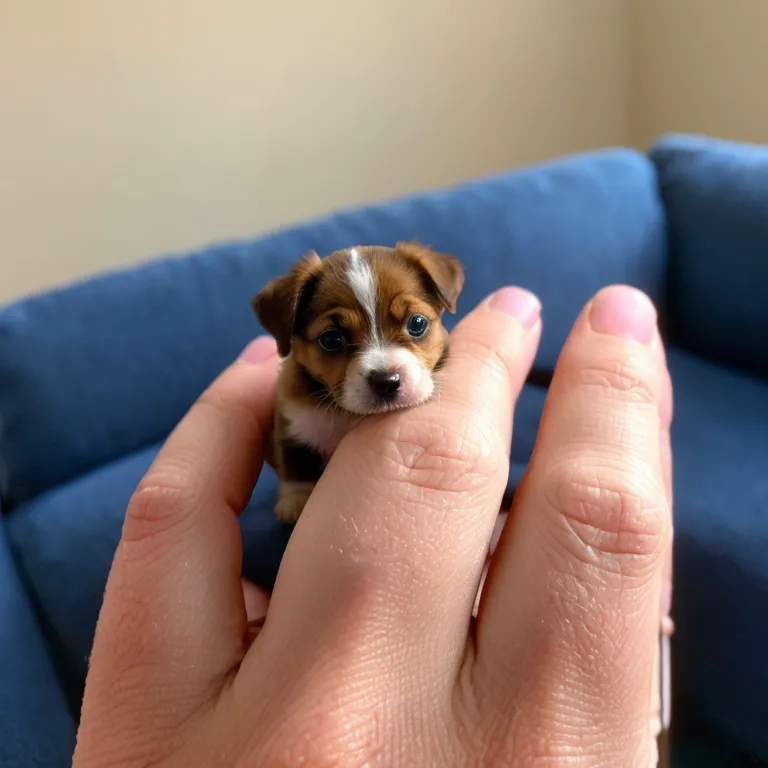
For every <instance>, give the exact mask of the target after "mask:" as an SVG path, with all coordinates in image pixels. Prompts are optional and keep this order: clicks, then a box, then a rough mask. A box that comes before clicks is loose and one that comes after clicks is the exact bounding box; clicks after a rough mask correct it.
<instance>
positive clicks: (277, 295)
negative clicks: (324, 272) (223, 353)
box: [251, 251, 322, 357]
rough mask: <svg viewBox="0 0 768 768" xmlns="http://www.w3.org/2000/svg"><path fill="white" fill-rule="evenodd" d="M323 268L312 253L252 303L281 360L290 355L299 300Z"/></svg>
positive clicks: (267, 286)
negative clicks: (312, 278) (315, 274)
mask: <svg viewBox="0 0 768 768" xmlns="http://www.w3.org/2000/svg"><path fill="white" fill-rule="evenodd" d="M321 264H322V262H321V260H320V257H319V256H318V255H317V253H315V251H310V252H309V253H308V254H307V255H306V256H304V257H302V259H301V260H300V261H299V262H297V263H296V264H294V265H293V267H291V269H290V271H289V272H288V274H287V275H284V276H283V277H277V278H275V279H274V280H272V281H271V282H269V283H267V285H266V286H264V288H263V289H262V290H261V291H260V292H259V293H258V295H257V296H256V297H255V298H254V299H253V301H252V302H251V306H252V307H253V311H254V312H255V313H256V316H257V317H258V318H259V322H260V323H261V324H262V326H263V327H264V330H265V331H267V333H269V334H271V335H272V336H274V338H275V341H276V342H277V351H278V354H279V355H280V357H286V356H287V355H288V353H289V352H290V351H291V337H292V336H293V327H294V321H295V319H296V309H297V307H298V304H299V298H300V296H301V293H302V291H303V290H304V288H305V286H306V285H307V282H308V281H309V279H310V278H311V277H312V275H313V274H314V273H315V272H316V271H317V269H318V267H319V266H320V265H321Z"/></svg>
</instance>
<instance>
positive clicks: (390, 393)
mask: <svg viewBox="0 0 768 768" xmlns="http://www.w3.org/2000/svg"><path fill="white" fill-rule="evenodd" d="M368 386H369V387H370V388H371V391H372V392H373V394H374V395H375V396H376V397H377V398H379V399H381V400H383V401H385V402H389V401H391V400H393V399H394V398H395V397H397V393H398V391H399V390H400V372H399V371H393V370H376V371H371V373H369V374H368Z"/></svg>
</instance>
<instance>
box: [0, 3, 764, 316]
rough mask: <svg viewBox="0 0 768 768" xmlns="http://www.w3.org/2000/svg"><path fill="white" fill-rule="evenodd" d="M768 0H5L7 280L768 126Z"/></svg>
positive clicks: (41, 285)
mask: <svg viewBox="0 0 768 768" xmlns="http://www.w3.org/2000/svg"><path fill="white" fill-rule="evenodd" d="M766 29H768V3H766V2H764V1H763V0H729V1H728V2H727V3H726V2H723V1H722V0H579V2H565V1H564V0H472V2H469V1H468V0H418V2H416V1H414V0H388V1H387V2H378V3H371V2H361V1H360V0H326V1H325V2H317V1H316V0H279V2H278V0H260V1H259V2H253V0H217V2H216V3H213V2H210V0H132V2H130V3H127V2H126V3H120V4H114V3H108V2H103V1H99V0H68V2H61V0H0V94H1V95H2V99H0V126H1V128H0V211H1V212H2V213H1V221H0V302H5V301H8V300H11V299H13V298H16V297H19V296H21V295H24V294H27V293H29V292H35V291H39V290H42V289H45V288H48V287H51V286H53V285H57V284H60V283H62V282H66V281H69V280H72V279H75V278H79V277H82V276H85V275H88V274H92V273H94V272H97V271H102V270H104V269H110V268H114V267H119V266H123V265H128V264H131V263H136V262H139V261H142V260H145V259H147V258H150V257H152V256H156V255H160V254H165V253H169V252H171V253H172V252H179V251H183V250H185V249H188V248H191V247H197V246H201V245H205V244H208V243H210V242H213V241H219V240H222V239H224V240H226V239H231V238H238V237H245V236H252V235H255V234H258V233H261V232H263V231H265V230H268V229H272V228H275V227H279V226H281V225H283V224H287V223H290V222H294V221H296V220H300V219H303V218H307V217H312V216H315V215H317V214H321V213H323V212H326V211H328V210H331V209H335V208H338V207H343V206H350V205H354V204H357V203H361V202H369V201H374V200H380V199H383V198H388V197H392V196H396V195H399V194H401V193H406V192H409V191H413V190H417V189H422V188H425V187H432V186H439V185H446V184H451V183H453V182H457V181H459V180H463V179H467V178H471V177H475V176H480V175H483V174H486V173H488V172H493V171H497V170H502V169H506V168H509V167H511V166H514V165H518V164H525V163H530V162H533V161H538V160H542V159H546V158H549V157H553V156H557V155H562V154H565V153H571V152H575V151H578V150H583V149H589V148H594V147H601V146H605V145H628V146H636V147H645V146H646V145H647V144H648V143H650V142H651V141H652V140H653V139H654V138H655V137H657V136H658V135H659V134H660V133H662V132H666V131H670V130H674V131H689V132H699V133H707V134H710V135H714V136H720V137H725V138H735V139H742V140H748V141H758V140H760V139H763V140H764V139H765V136H766V135H768V99H766V98H764V97H763V95H764V93H765V86H764V83H763V80H764V73H763V70H764V69H765V66H764V64H765V60H766V56H768V53H766V51H767V50H768V47H767V46H766V43H765V30H766Z"/></svg>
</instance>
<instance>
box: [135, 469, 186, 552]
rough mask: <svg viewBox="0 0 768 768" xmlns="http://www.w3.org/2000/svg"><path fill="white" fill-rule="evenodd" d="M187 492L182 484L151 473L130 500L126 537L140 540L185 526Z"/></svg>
mask: <svg viewBox="0 0 768 768" xmlns="http://www.w3.org/2000/svg"><path fill="white" fill-rule="evenodd" d="M187 495H188V494H187V491H186V490H185V488H184V485H183V484H181V483H179V482H177V481H174V480H171V479H170V478H169V477H158V476H153V475H151V474H150V475H148V476H147V477H146V478H145V480H144V481H142V483H141V484H140V485H139V487H138V488H137V489H136V491H135V492H134V494H133V496H132V497H131V499H130V501H129V502H128V508H127V511H126V515H125V523H124V525H123V536H122V539H123V541H124V542H127V543H139V542H142V541H146V540H149V539H153V538H155V537H156V536H158V535H160V534H164V533H167V532H168V531H171V530H177V529H178V528H179V526H183V525H184V523H185V521H186V520H187V518H188V515H187V509H188V506H189V502H188V498H187Z"/></svg>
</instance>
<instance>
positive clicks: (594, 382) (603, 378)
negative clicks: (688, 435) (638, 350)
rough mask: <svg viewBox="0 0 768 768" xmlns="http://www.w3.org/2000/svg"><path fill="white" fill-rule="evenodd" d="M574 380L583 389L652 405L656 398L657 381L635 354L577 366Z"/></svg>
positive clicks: (654, 403) (626, 400)
mask: <svg viewBox="0 0 768 768" xmlns="http://www.w3.org/2000/svg"><path fill="white" fill-rule="evenodd" d="M576 380H577V383H578V384H579V385H581V386H582V387H584V388H586V389H596V390H598V391H599V392H600V393H601V394H607V395H610V396H611V397H612V398H618V399H621V400H624V401H625V402H632V403H637V404H639V405H654V406H655V405H656V403H657V402H658V391H657V384H656V382H654V381H653V376H652V375H651V373H650V371H648V370H646V368H645V366H644V365H643V364H642V362H641V361H640V360H639V356H638V355H637V354H633V355H629V356H627V357H623V358H616V357H614V358H609V359H606V360H603V361H600V362H599V363H592V364H591V365H587V366H580V367H578V368H577V369H576Z"/></svg>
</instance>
